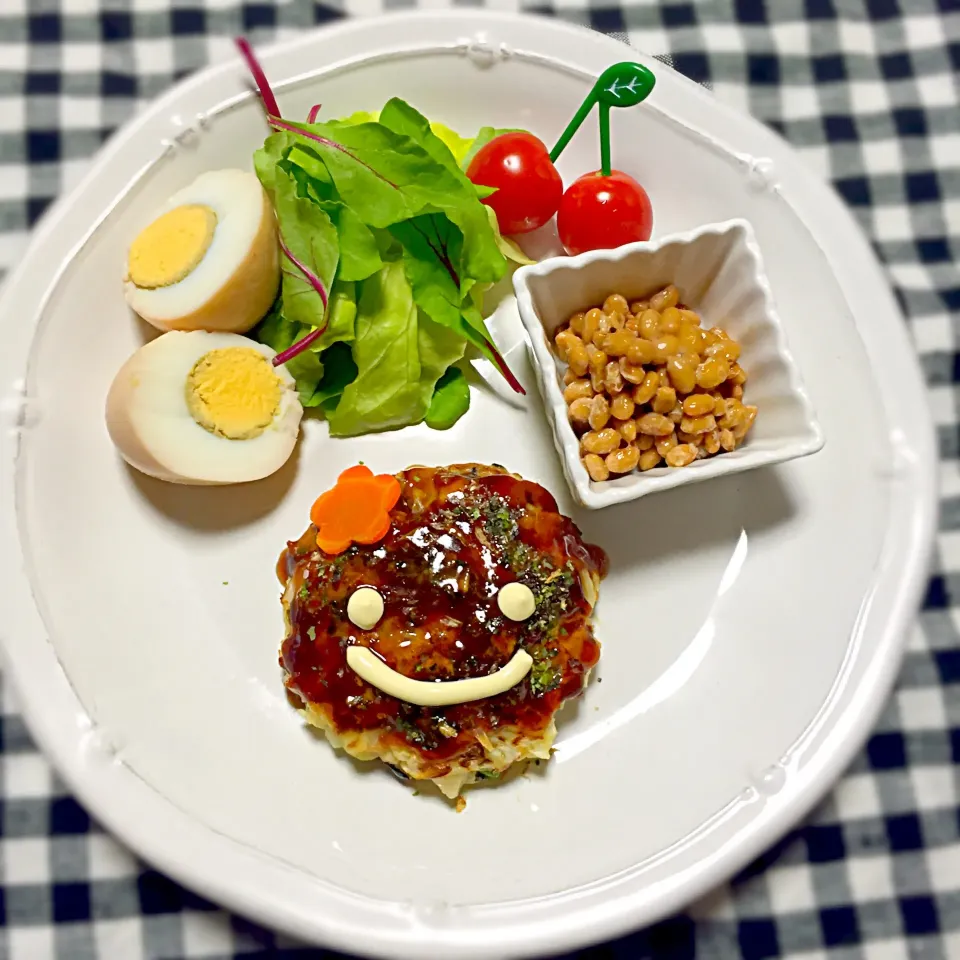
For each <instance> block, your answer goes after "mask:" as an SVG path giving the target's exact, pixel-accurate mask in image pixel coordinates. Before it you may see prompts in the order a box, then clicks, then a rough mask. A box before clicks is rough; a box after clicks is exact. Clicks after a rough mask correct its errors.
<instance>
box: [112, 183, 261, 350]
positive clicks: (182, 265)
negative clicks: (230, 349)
mask: <svg viewBox="0 0 960 960" xmlns="http://www.w3.org/2000/svg"><path fill="white" fill-rule="evenodd" d="M279 283H280V260H279V250H278V243H277V226H276V217H275V216H274V212H273V207H272V205H271V204H270V200H269V199H268V197H267V195H266V193H264V190H263V187H261V186H260V181H259V180H258V179H257V178H256V176H254V174H252V173H247V172H245V171H243V170H212V171H210V172H208V173H203V174H201V175H200V176H199V177H197V179H196V180H194V181H193V183H191V184H190V186H188V187H184V189H183V190H181V191H179V192H178V193H176V194H174V195H173V196H172V197H171V198H170V199H169V200H168V201H167V203H166V204H165V205H164V206H163V208H162V209H161V210H160V211H159V213H158V215H157V216H156V218H155V219H154V220H153V221H152V222H151V223H149V224H148V225H147V226H146V227H144V229H143V230H142V231H141V232H140V234H139V235H138V236H137V238H136V239H135V240H134V241H133V243H132V244H131V245H130V250H129V252H128V255H127V275H126V277H125V278H124V284H123V286H124V294H125V296H126V299H127V303H129V304H130V306H131V307H132V308H133V309H134V310H135V311H136V312H137V313H138V314H139V315H140V316H141V317H143V319H144V320H146V321H147V322H148V323H152V324H153V325H154V326H155V327H158V328H159V329H160V330H224V331H229V332H231V333H246V331H247V330H249V329H250V328H251V327H252V326H253V325H254V324H255V323H256V322H257V321H258V320H259V319H260V318H261V317H262V316H263V315H264V314H265V313H266V312H267V310H269V309H270V305H271V304H272V303H273V300H274V298H275V297H276V295H277V287H278V286H279Z"/></svg>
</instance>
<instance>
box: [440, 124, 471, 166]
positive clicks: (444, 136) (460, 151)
mask: <svg viewBox="0 0 960 960" xmlns="http://www.w3.org/2000/svg"><path fill="white" fill-rule="evenodd" d="M430 129H431V130H432V131H433V134H434V136H436V137H437V138H438V139H440V140H442V141H443V142H444V144H445V145H446V147H447V149H448V150H449V151H450V153H451V154H453V159H454V161H455V162H456V164H457V166H458V167H459V166H462V164H463V158H464V157H465V156H466V155H467V151H468V150H469V149H470V144H471V143H473V140H472V139H471V138H469V137H461V136H460V134H459V133H457V132H456V130H451V129H450V128H449V127H448V126H447V125H446V124H443V123H438V122H437V121H436V120H433V121H431V122H430Z"/></svg>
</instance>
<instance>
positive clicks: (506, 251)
mask: <svg viewBox="0 0 960 960" xmlns="http://www.w3.org/2000/svg"><path fill="white" fill-rule="evenodd" d="M487 219H488V220H489V221H490V227H491V228H492V230H493V232H494V234H496V237H497V246H498V247H499V249H500V252H501V253H502V254H503V255H504V256H505V257H506V258H507V259H508V260H512V261H513V262H514V263H519V264H521V265H522V266H528V265H529V264H532V263H536V262H537V261H536V260H531V259H530V258H529V257H528V256H527V255H526V254H525V253H524V252H523V250H521V249H520V245H519V244H518V243H517V242H516V240H511V239H510V238H509V237H505V236H503V234H502V233H500V223H499V222H498V221H497V215H496V213H494V210H493V207H487Z"/></svg>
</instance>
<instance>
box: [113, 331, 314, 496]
mask: <svg viewBox="0 0 960 960" xmlns="http://www.w3.org/2000/svg"><path fill="white" fill-rule="evenodd" d="M274 356H275V354H274V352H273V350H271V349H270V348H269V347H267V346H264V345H263V344H260V343H256V342H255V341H253V340H250V339H249V338H247V337H241V336H239V335H238V334H235V333H206V332H204V331H202V330H194V331H189V332H186V331H171V332H170V333H165V334H163V336H161V337H158V338H157V339H156V340H153V341H151V342H150V343H147V344H145V345H144V346H142V347H141V348H140V349H139V350H138V351H137V352H136V353H135V354H134V355H133V356H132V357H131V358H130V359H129V360H128V361H127V362H126V363H125V364H124V365H123V367H121V368H120V372H119V373H118V374H117V376H116V378H115V379H114V381H113V384H112V385H111V387H110V392H109V394H108V396H107V429H108V431H109V432H110V438H111V439H112V440H113V442H114V443H115V444H116V446H117V449H118V450H119V451H120V454H121V456H122V457H123V458H124V460H126V461H127V463H129V464H130V465H131V466H132V467H135V468H136V469H137V470H140V471H141V472H142V473H146V474H149V475H150V476H152V477H157V478H158V479H160V480H169V481H172V482H173V483H192V484H216V483H221V484H222V483H242V482H244V481H247V480H259V479H261V478H262V477H266V476H269V475H270V474H271V473H274V472H275V471H277V470H279V469H280V467H282V466H283V464H284V463H286V462H287V460H288V459H289V457H290V454H291V453H292V452H293V448H294V446H295V445H296V442H297V434H298V432H299V429H300V418H301V416H302V415H303V408H302V407H301V406H300V400H299V398H298V397H297V390H296V386H295V384H294V380H293V377H291V376H290V374H289V373H287V371H286V370H285V369H284V368H282V367H274V366H273V364H272V363H271V361H272V360H273V358H274Z"/></svg>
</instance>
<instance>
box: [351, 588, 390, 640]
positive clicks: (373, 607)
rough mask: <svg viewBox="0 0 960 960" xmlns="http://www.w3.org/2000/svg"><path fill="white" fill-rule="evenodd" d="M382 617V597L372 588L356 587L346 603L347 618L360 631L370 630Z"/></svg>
mask: <svg viewBox="0 0 960 960" xmlns="http://www.w3.org/2000/svg"><path fill="white" fill-rule="evenodd" d="M382 616H383V597H381V596H380V594H379V593H377V591H376V590H374V589H373V587H357V589H356V590H354V591H353V593H352V594H350V599H349V600H348V601H347V617H348V618H349V620H350V622H351V623H352V624H354V625H355V626H357V627H359V628H360V629H361V630H372V629H373V628H374V627H375V626H376V625H377V624H378V623H379V622H380V618H381V617H382Z"/></svg>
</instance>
